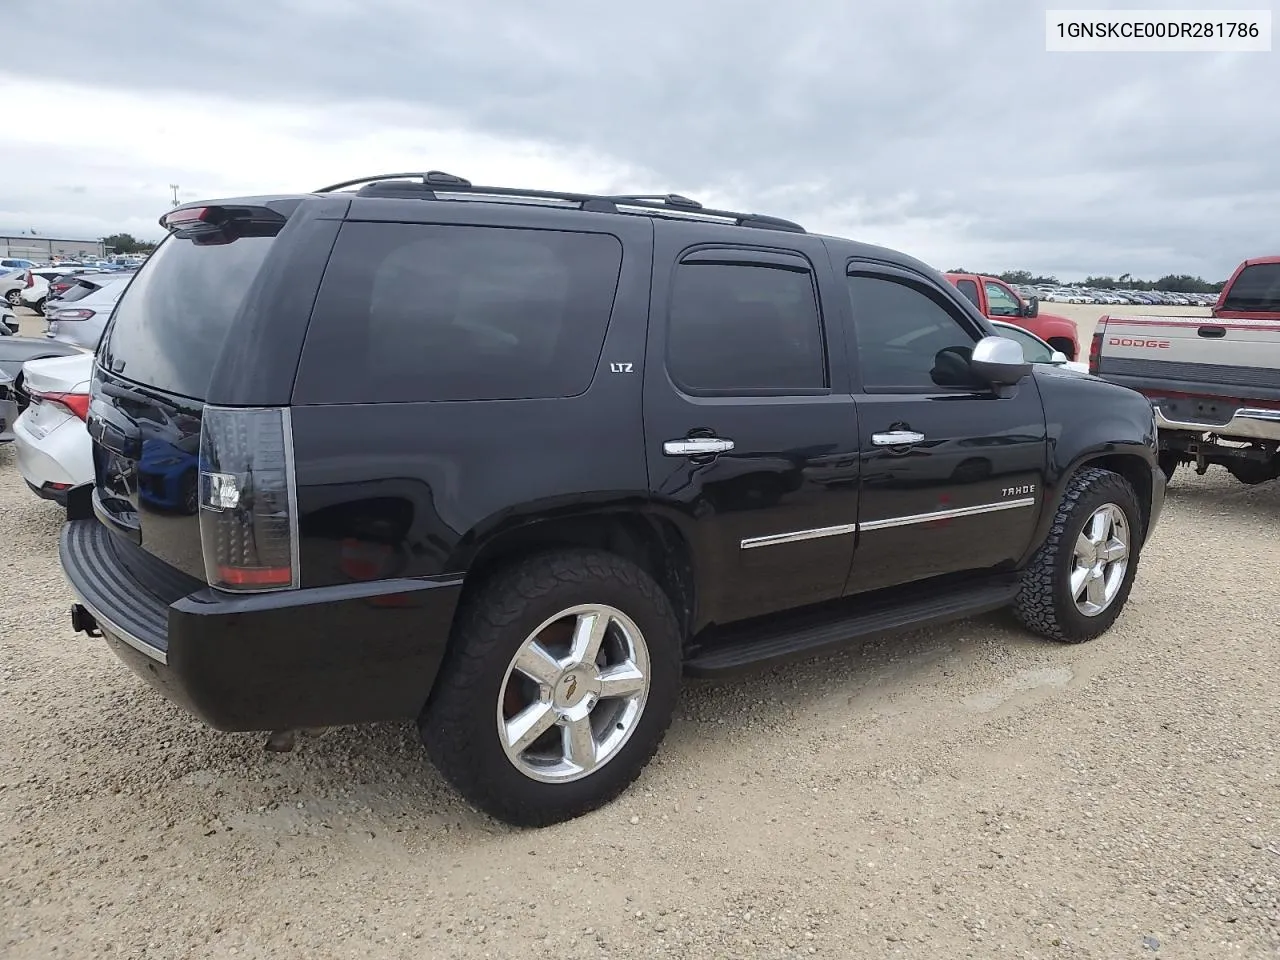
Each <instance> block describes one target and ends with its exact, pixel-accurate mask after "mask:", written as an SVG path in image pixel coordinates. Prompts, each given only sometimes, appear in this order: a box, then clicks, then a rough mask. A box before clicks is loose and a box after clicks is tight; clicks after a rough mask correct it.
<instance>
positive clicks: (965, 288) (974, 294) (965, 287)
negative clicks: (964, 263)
mask: <svg viewBox="0 0 1280 960" xmlns="http://www.w3.org/2000/svg"><path fill="white" fill-rule="evenodd" d="M956 289H957V290H959V291H960V292H961V293H963V294H964V298H965V299H966V300H968V301H969V302H970V303H972V304H973V305H974V306H975V307H979V308H981V306H982V304H980V303H979V302H978V285H977V284H976V283H974V282H973V281H972V280H957V281H956Z"/></svg>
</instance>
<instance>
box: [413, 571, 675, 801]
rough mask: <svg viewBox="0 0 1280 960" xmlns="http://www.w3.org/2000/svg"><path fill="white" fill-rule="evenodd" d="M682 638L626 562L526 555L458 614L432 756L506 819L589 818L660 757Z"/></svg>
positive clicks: (427, 726)
mask: <svg viewBox="0 0 1280 960" xmlns="http://www.w3.org/2000/svg"><path fill="white" fill-rule="evenodd" d="M593 617H594V618H595V619H591V618H593ZM584 624H585V626H584ZM591 624H602V626H601V627H600V629H599V633H600V635H601V636H602V637H603V640H597V641H596V644H597V646H598V649H599V653H598V655H593V654H591V653H583V649H585V648H581V647H579V646H578V643H579V642H584V643H585V642H586V640H587V638H589V637H590V636H592V635H593V632H592V630H591V629H590V626H591ZM680 640H681V635H680V629H679V626H678V624H677V621H676V617H675V614H674V612H673V611H672V608H671V603H670V601H669V600H668V599H667V597H666V595H665V594H664V593H663V592H662V590H661V588H660V587H659V586H658V585H657V584H656V583H655V582H654V581H653V578H651V577H650V576H649V575H648V574H647V573H645V572H644V571H643V570H641V569H640V568H639V567H637V566H636V565H635V564H633V563H631V562H630V561H627V560H624V559H623V558H621V557H618V556H615V555H613V554H609V553H604V552H601V551H597V550H562V551H556V552H553V553H545V554H539V555H535V556H532V557H529V558H528V559H526V560H524V561H521V562H519V563H517V564H515V565H514V566H512V567H509V568H507V569H505V570H501V571H499V572H498V573H497V574H495V575H493V576H492V577H491V578H490V579H489V580H488V581H487V582H485V583H483V584H482V585H481V586H480V587H479V589H478V590H477V591H476V593H475V594H474V595H473V596H472V597H470V598H469V599H468V600H467V601H466V605H465V608H464V609H462V610H461V611H459V613H458V619H457V624H456V626H455V629H454V632H453V636H452V637H451V638H450V648H449V652H448V653H447V655H446V657H445V663H444V664H443V666H442V667H441V670H440V674H439V676H438V677H437V679H436V683H435V688H434V690H433V692H432V696H431V698H430V700H429V702H428V704H427V706H426V709H425V710H424V711H423V713H422V717H421V718H420V719H419V724H418V725H419V730H420V732H421V734H422V738H423V742H424V743H425V745H426V748H427V753H428V755H429V756H430V757H431V760H432V761H433V762H434V763H435V765H436V767H437V768H438V769H439V770H440V772H441V773H442V774H443V775H444V777H445V779H447V780H448V781H449V782H450V783H451V784H453V786H454V787H455V788H456V789H457V790H458V792H459V793H461V794H462V795H463V796H464V797H465V798H466V799H467V800H469V801H470V802H471V803H472V804H474V805H475V806H476V807H478V808H479V809H481V810H483V811H484V812H485V813H487V814H489V815H490V816H492V817H494V818H496V819H498V820H502V821H505V822H506V823H509V824H512V825H514V826H521V827H540V826H547V825H549V824H553V823H559V822H561V821H565V820H570V819H572V818H574V817H578V816H581V815H582V814H584V813H587V812H589V811H591V810H594V809H596V808H598V807H601V806H603V805H604V804H606V803H608V802H609V801H611V800H613V799H614V798H615V797H617V796H618V795H619V794H620V793H622V791H624V790H625V789H626V788H627V787H628V786H630V784H631V783H632V781H634V780H635V779H636V777H638V776H639V775H640V772H641V771H642V770H643V769H644V767H645V765H646V764H648V762H649V760H650V759H651V758H652V757H653V755H654V753H655V752H656V751H657V749H658V745H659V744H660V743H661V741H662V738H663V736H664V735H665V734H666V731H667V727H668V726H669V725H670V723H671V716H672V713H673V712H674V710H675V705H676V700H677V697H678V695H679V692H680V674H681V642H680ZM628 651H629V653H628ZM629 668H634V669H633V670H631V672H628V669H629ZM645 674H647V676H645ZM535 677H537V678H538V679H535ZM606 677H607V678H608V685H607V686H606ZM641 678H643V682H642V679H641ZM627 684H630V686H627ZM641 687H643V689H641ZM609 690H614V691H616V693H614V694H610V693H609V692H607V691H609ZM584 720H585V722H586V726H585V727H584V726H583V722H584ZM522 729H524V730H527V731H530V732H529V733H528V737H529V738H530V739H526V737H524V736H520V735H519V732H520V730H522ZM534 731H541V732H534ZM587 737H590V739H586V738H587ZM584 744H585V746H584Z"/></svg>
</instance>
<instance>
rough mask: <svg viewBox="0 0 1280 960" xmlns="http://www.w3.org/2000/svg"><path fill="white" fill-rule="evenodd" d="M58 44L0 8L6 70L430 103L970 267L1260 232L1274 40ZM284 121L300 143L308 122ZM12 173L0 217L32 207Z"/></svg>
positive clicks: (1118, 268)
mask: <svg viewBox="0 0 1280 960" xmlns="http://www.w3.org/2000/svg"><path fill="white" fill-rule="evenodd" d="M1098 5H1099V4H1091V6H1098ZM1206 5H1208V4H1206V3H1205V2H1203V0H1202V2H1200V3H1196V4H1184V6H1191V7H1199V8H1203V7H1204V6H1206ZM1113 6H1125V4H1113ZM1224 6H1225V5H1224ZM56 47H57V53H58V56H56V57H51V56H49V55H48V54H49V36H48V34H47V24H44V23H42V22H41V20H40V18H27V17H15V18H9V22H7V24H6V48H7V51H8V52H7V54H6V59H5V64H4V66H3V67H2V68H0V69H2V70H5V71H8V72H10V73H11V74H14V75H21V76H25V77H27V78H30V77H33V76H37V77H47V78H48V79H49V80H50V81H58V82H75V83H82V84H97V85H102V84H106V85H108V86H113V87H118V88H128V89H131V90H135V91H138V92H158V91H166V92H169V93H172V92H174V91H179V92H182V91H185V92H188V93H191V94H217V95H219V96H225V97H231V98H234V99H239V100H242V101H243V102H244V103H246V104H253V103H260V102H264V101H280V102H292V103H296V104H306V105H311V106H316V105H320V106H331V107H333V108H334V111H335V114H336V113H337V112H338V111H339V109H341V112H342V113H343V117H344V121H343V122H345V123H349V122H350V120H349V118H350V117H351V116H353V115H354V116H356V117H358V116H359V115H360V114H359V112H358V108H359V105H360V104H362V103H364V104H367V106H366V107H365V108H364V109H366V110H367V111H368V112H369V115H370V116H374V115H376V116H377V117H378V118H379V119H380V120H381V121H382V122H383V123H386V122H388V120H389V119H393V118H395V117H396V116H397V115H398V114H399V115H402V116H403V118H404V121H405V122H406V123H414V122H419V120H420V117H421V114H420V111H421V110H422V109H423V108H428V109H430V110H431V111H433V112H434V115H435V116H438V117H444V118H449V119H451V120H452V122H453V123H454V124H456V125H460V126H464V127H466V128H469V129H472V130H475V131H478V132H481V133H484V134H488V135H492V136H496V137H509V138H513V139H521V140H533V141H540V142H544V143H547V144H549V145H551V146H552V147H555V148H559V149H563V150H593V151H596V152H598V153H600V154H603V155H606V156H611V157H614V158H617V159H619V160H621V161H623V162H626V163H629V164H634V165H635V166H636V167H638V168H642V169H645V170H648V171H652V174H653V176H654V177H656V178H658V179H659V180H660V181H661V182H660V184H647V185H645V186H646V187H650V188H651V187H653V186H661V187H662V188H663V189H669V190H673V191H676V192H682V193H688V194H691V195H693V196H701V197H704V198H706V199H714V200H716V201H717V202H733V203H735V204H739V205H741V206H743V207H748V208H752V209H757V210H761V211H763V212H769V213H774V214H777V215H780V216H788V217H792V218H794V219H798V220H800V221H801V222H803V223H806V225H808V226H810V227H811V228H813V229H820V230H823V231H828V232H839V233H844V234H847V235H851V236H856V237H858V238H860V239H867V240H871V241H875V242H888V243H890V244H891V245H897V246H903V245H904V244H906V243H917V244H927V245H928V249H929V254H931V255H933V256H934V258H935V260H936V259H937V258H939V257H950V258H951V259H952V260H955V261H957V262H963V263H964V264H965V265H966V266H970V267H973V268H983V269H1000V268H1004V267H1014V266H1021V267H1027V268H1029V269H1035V270H1048V271H1056V272H1059V273H1060V274H1064V275H1065V274H1083V273H1090V272H1116V273H1122V272H1132V273H1134V274H1138V275H1147V276H1155V275H1159V274H1160V273H1165V272H1170V271H1175V272H1183V271H1190V272H1193V273H1195V272H1199V273H1203V274H1204V275H1205V276H1206V277H1214V278H1221V277H1223V276H1225V275H1226V273H1227V272H1228V271H1229V270H1230V268H1231V267H1232V266H1234V264H1235V263H1236V262H1237V261H1238V260H1239V259H1241V258H1243V257H1244V256H1247V255H1257V254H1260V253H1266V252H1275V251H1274V243H1275V240H1274V235H1275V234H1274V213H1273V211H1274V210H1275V209H1276V208H1277V201H1280V188H1278V187H1277V186H1276V184H1275V181H1274V178H1273V176H1272V175H1271V171H1272V158H1273V157H1275V156H1276V155H1277V153H1278V152H1280V122H1278V121H1280V98H1277V97H1275V96H1274V93H1275V90H1276V89H1277V87H1280V83H1278V81H1280V72H1278V68H1277V66H1276V64H1275V61H1274V57H1273V56H1270V55H1267V54H1242V55H1216V54H1048V53H1046V52H1045V51H1044V49H1043V48H1044V23H1043V13H1042V10H1041V8H1039V7H1037V6H1035V5H1030V4H1026V3H1025V2H1024V0H968V2H963V3H961V2H941V0H939V2H933V3H927V4H925V3H919V4H912V3H904V2H902V0H863V2H861V3H849V2H847V0H805V2H797V3H791V4H782V3H776V2H772V3H767V2H759V0H733V2H728V0H700V2H697V3H694V2H689V0H685V2H681V3H675V2H669V0H651V2H650V3H647V4H644V5H643V6H641V7H618V6H616V5H610V4H600V3H598V2H584V0H558V2H557V3H555V4H550V5H548V4H522V3H517V2H515V0H505V2H501V0H471V2H468V3H466V4H461V5H453V4H449V5H444V4H441V5H427V4H422V3H420V2H410V0H403V2H399V0H382V2H372V0H361V2H355V0H289V2H276V3H261V2H253V0H220V2H184V3H173V2H170V0H117V2H116V3H114V4H112V5H111V15H110V16H104V17H95V18H94V28H93V29H92V30H88V31H77V30H66V31H61V32H59V34H58V36H57V40H56ZM2 76H3V75H2V74H0V77H2ZM353 108H357V112H356V113H354V114H353V113H352V109H353ZM298 135H299V136H303V137H307V138H310V139H314V140H315V141H316V142H317V145H318V147H319V148H321V149H322V146H320V145H322V144H323V142H324V139H325V131H324V130H322V129H307V130H302V131H299V133H298ZM0 138H3V134H0ZM58 162H59V163H65V164H66V167H65V169H63V170H61V171H60V172H61V175H62V177H63V179H65V180H67V181H69V182H76V183H82V182H83V183H90V184H91V183H92V180H91V178H90V176H89V175H88V174H86V173H84V172H83V169H82V167H81V166H80V165H79V164H78V161H77V160H76V159H75V158H74V157H71V156H67V157H60V158H59V159H58ZM162 163H163V158H162V157H157V158H156V166H157V167H159V166H161V165H162ZM422 164H423V166H424V167H431V166H437V165H438V164H437V163H436V162H435V161H434V160H433V158H432V157H423V158H422ZM364 172H372V171H364V170H353V171H350V173H351V175H358V174H360V173H364ZM453 172H457V173H460V174H462V175H464V176H466V175H468V170H466V169H457V170H455V171H453ZM340 173H341V172H340ZM167 176H168V174H161V173H160V172H159V171H158V170H152V171H139V173H138V176H137V177H136V179H137V181H138V182H139V183H145V182H150V181H152V180H155V181H157V182H162V183H164V184H166V185H167V183H168V180H167V179H166V177H167ZM528 185H537V184H528ZM297 186H298V187H300V188H305V187H309V186H314V184H310V183H302V184H298V185H297ZM13 187H14V185H13V184H12V183H9V184H6V185H5V186H4V187H3V188H0V219H2V220H4V221H8V220H10V219H11V217H10V213H11V212H12V213H13V214H14V215H18V216H21V217H26V218H28V219H29V218H30V217H31V216H34V215H37V213H38V211H34V210H31V209H30V207H31V204H32V203H33V202H35V201H34V198H25V201H24V204H23V205H22V206H20V207H15V206H14V201H15V198H14V196H13V194H12V190H13ZM89 193H90V194H92V187H90V188H89ZM166 194H167V187H166V188H165V189H162V192H161V193H160V194H159V195H160V196H164V195H166ZM55 201H56V198H55V197H48V196H47V197H44V198H41V200H40V202H42V203H50V204H52V203H54V202H55ZM87 202H88V201H85V200H83V199H81V198H77V204H78V205H84V204H86V203H87ZM134 202H136V198H131V197H128V196H125V197H119V198H116V199H113V200H111V201H106V200H100V198H94V200H93V203H94V206H93V207H92V209H93V210H94V222H103V223H105V222H107V221H109V220H111V218H116V220H117V221H119V222H121V223H124V222H126V221H127V222H135V221H138V220H142V221H146V222H151V223H153V222H154V216H155V212H156V211H155V210H154V208H148V207H143V208H138V207H134V206H132V204H133V203H134ZM148 202H151V203H154V200H152V201H148ZM86 209H87V207H86ZM18 210H21V213H20V214H18V212H17V211H18ZM62 212H65V211H62ZM60 215H61V212H60V210H59V209H58V208H55V207H51V208H50V209H49V210H47V211H45V216H46V217H54V218H57V217H58V216H60ZM113 222H114V221H113ZM104 229H106V228H104ZM111 229H112V230H113V229H115V228H114V227H112V228H111ZM907 249H908V250H909V252H919V251H918V250H913V249H911V247H907ZM937 265H938V266H941V267H947V266H954V265H956V263H953V262H941V263H937Z"/></svg>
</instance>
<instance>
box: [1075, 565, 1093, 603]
mask: <svg viewBox="0 0 1280 960" xmlns="http://www.w3.org/2000/svg"><path fill="white" fill-rule="evenodd" d="M1089 575H1090V568H1089V567H1076V568H1075V569H1074V570H1072V571H1071V599H1072V600H1079V599H1080V594H1081V593H1082V592H1083V591H1084V588H1085V587H1086V586H1087V585H1088V583H1089Z"/></svg>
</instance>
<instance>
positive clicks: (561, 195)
mask: <svg viewBox="0 0 1280 960" xmlns="http://www.w3.org/2000/svg"><path fill="white" fill-rule="evenodd" d="M349 187H359V190H357V191H356V195H357V196H361V197H405V198H412V199H417V200H439V199H441V198H440V197H439V196H437V192H439V193H443V194H447V195H456V194H471V195H473V196H475V197H477V198H486V197H487V198H493V199H506V200H508V201H509V202H511V201H514V202H520V201H534V202H544V203H545V202H548V201H550V202H554V203H561V204H566V203H567V204H575V205H576V206H577V209H579V210H586V211H590V212H592V213H641V214H646V215H649V216H667V217H675V218H679V219H694V220H709V221H713V222H714V221H728V222H730V223H733V224H735V225H737V226H740V227H755V228H758V229H762V230H785V231H787V232H790V233H805V232H806V231H805V229H804V227H802V226H800V224H798V223H794V222H792V221H790V220H783V219H782V218H780V217H767V216H764V215H762V214H757V213H737V212H735V211H732V210H711V209H708V208H706V207H704V206H703V205H702V204H700V203H699V202H698V201H697V200H690V199H689V198H688V197H684V196H681V195H680V194H678V193H667V194H619V195H612V196H611V195H607V194H604V195H597V194H592V193H568V192H564V191H559V190H523V189H520V188H517V187H483V186H476V185H474V184H472V182H471V181H470V180H466V179H464V178H462V177H458V176H454V175H453V174H451V173H445V172H444V171H442V170H428V171H427V172H426V173H381V174H375V175H373V176H370V177H358V178H356V179H354V180H344V181H343V182H341V183H335V184H331V185H329V186H327V187H322V188H321V189H319V190H315V191H313V192H314V193H333V192H335V191H338V190H345V189H347V188H349Z"/></svg>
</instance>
